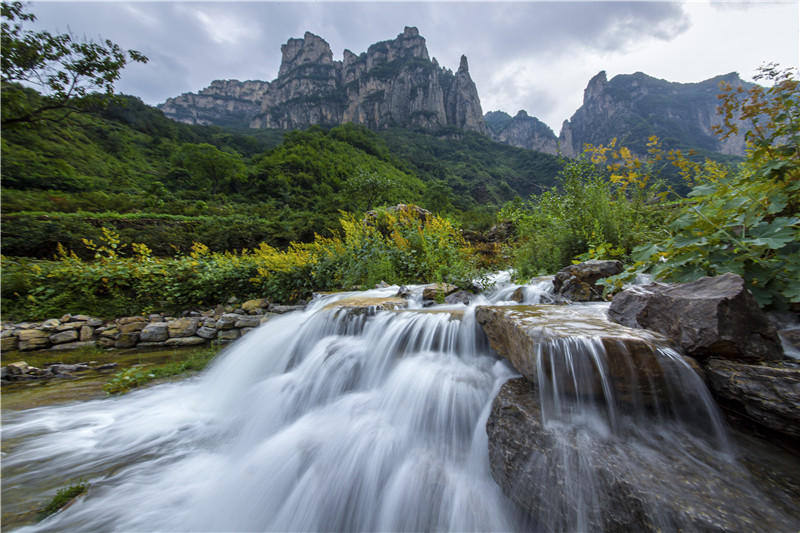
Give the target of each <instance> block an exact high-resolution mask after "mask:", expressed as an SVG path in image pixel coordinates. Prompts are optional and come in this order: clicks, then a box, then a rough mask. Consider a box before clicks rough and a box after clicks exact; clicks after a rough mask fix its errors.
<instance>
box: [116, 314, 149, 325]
mask: <svg viewBox="0 0 800 533" xmlns="http://www.w3.org/2000/svg"><path fill="white" fill-rule="evenodd" d="M147 321H148V319H147V318H145V317H143V316H123V317H121V318H118V319H117V324H118V325H120V326H123V325H125V324H133V323H136V322H147Z"/></svg>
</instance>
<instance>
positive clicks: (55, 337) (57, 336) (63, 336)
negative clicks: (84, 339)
mask: <svg viewBox="0 0 800 533" xmlns="http://www.w3.org/2000/svg"><path fill="white" fill-rule="evenodd" d="M49 339H50V342H52V343H53V344H63V343H65V342H74V341H77V340H78V332H77V331H75V330H74V329H69V330H66V331H60V332H58V333H54V334H52V335H50V337H49Z"/></svg>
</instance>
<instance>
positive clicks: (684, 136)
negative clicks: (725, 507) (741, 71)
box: [559, 72, 745, 157]
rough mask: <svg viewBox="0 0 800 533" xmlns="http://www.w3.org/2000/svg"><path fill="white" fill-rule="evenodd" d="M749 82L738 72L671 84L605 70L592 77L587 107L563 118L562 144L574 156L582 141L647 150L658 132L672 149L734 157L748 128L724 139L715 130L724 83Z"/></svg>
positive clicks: (742, 146) (585, 101)
mask: <svg viewBox="0 0 800 533" xmlns="http://www.w3.org/2000/svg"><path fill="white" fill-rule="evenodd" d="M723 81H725V82H727V83H730V84H732V85H734V86H736V85H742V84H744V82H743V81H742V80H741V79H740V78H739V76H738V74H735V73H732V74H727V75H724V76H717V77H715V78H711V79H709V80H706V81H702V82H699V83H671V82H667V81H664V80H659V79H656V78H653V77H651V76H647V75H646V74H642V73H641V72H637V73H636V74H629V75H620V76H615V77H614V78H612V79H611V81H609V80H608V79H607V77H606V73H605V72H600V73H599V74H597V75H596V76H595V77H594V78H592V79H591V81H589V84H588V86H587V87H586V90H585V91H584V93H583V105H582V106H581V107H580V108H579V109H578V110H577V111H576V112H575V114H574V115H572V118H571V119H570V120H569V121H565V122H564V126H563V127H562V129H561V134H560V136H559V144H560V146H561V151H562V152H563V153H564V155H567V156H570V157H574V156H576V155H577V154H580V153H581V151H582V150H583V145H584V144H586V143H591V144H595V145H597V144H608V143H609V142H610V141H611V139H613V138H615V137H616V138H617V139H618V141H619V143H620V144H622V145H625V146H628V147H629V148H631V149H633V150H635V151H637V152H640V153H644V152H646V148H645V145H646V143H647V139H648V138H649V137H650V136H651V135H657V136H658V137H659V138H660V139H661V140H662V141H664V142H665V144H668V145H670V147H690V148H695V149H698V148H699V149H704V150H708V151H711V152H719V153H723V154H730V155H744V150H745V142H744V132H742V133H740V134H739V135H738V136H736V137H731V138H729V139H727V140H725V141H720V140H718V139H717V138H716V137H715V136H714V135H713V134H712V133H711V126H712V125H713V124H716V123H718V122H719V119H718V117H717V113H716V108H717V106H718V105H719V100H718V99H717V95H718V94H719V92H720V89H719V84H720V83H721V82H723Z"/></svg>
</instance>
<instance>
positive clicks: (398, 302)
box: [323, 295, 408, 315]
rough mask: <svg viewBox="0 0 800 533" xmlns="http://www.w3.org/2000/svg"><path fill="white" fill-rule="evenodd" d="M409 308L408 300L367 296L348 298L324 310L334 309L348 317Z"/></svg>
mask: <svg viewBox="0 0 800 533" xmlns="http://www.w3.org/2000/svg"><path fill="white" fill-rule="evenodd" d="M406 307H408V300H406V299H405V298H398V297H396V296H388V297H367V296H360V295H355V296H348V297H346V298H342V299H341V300H337V301H335V302H331V303H329V304H328V305H326V306H325V307H324V308H323V309H333V310H336V312H337V313H339V312H345V313H347V314H348V315H373V314H375V313H376V312H377V311H392V310H395V309H404V308H406Z"/></svg>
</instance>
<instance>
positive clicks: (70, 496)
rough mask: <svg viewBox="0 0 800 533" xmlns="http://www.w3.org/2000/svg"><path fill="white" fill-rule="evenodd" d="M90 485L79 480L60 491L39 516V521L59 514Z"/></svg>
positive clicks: (83, 480)
mask: <svg viewBox="0 0 800 533" xmlns="http://www.w3.org/2000/svg"><path fill="white" fill-rule="evenodd" d="M88 488H89V484H88V483H87V482H86V480H85V479H79V480H78V481H76V482H74V483H70V484H69V485H67V486H66V487H64V488H62V489H58V491H57V492H56V495H55V496H53V499H52V500H50V503H48V504H47V505H46V506H45V507H44V508H43V509H42V510H41V511H40V512H39V515H38V519H39V520H44V519H45V518H47V517H48V516H50V515H52V514H55V513H57V512H58V511H59V510H60V509H62V508H63V507H65V506H66V505H68V504H69V503H71V502H72V501H73V500H74V499H75V498H77V497H78V496H80V495H81V494H83V493H84V492H86V490H87V489H88Z"/></svg>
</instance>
